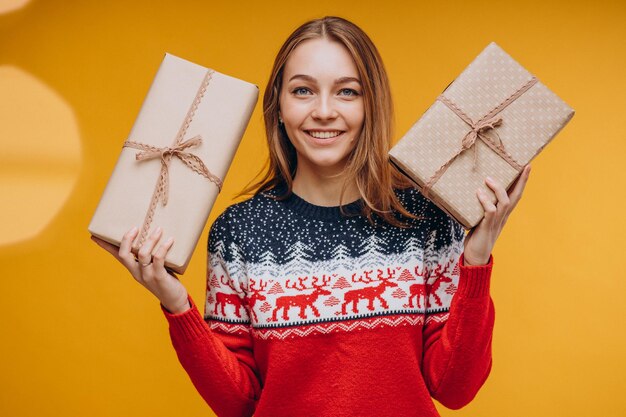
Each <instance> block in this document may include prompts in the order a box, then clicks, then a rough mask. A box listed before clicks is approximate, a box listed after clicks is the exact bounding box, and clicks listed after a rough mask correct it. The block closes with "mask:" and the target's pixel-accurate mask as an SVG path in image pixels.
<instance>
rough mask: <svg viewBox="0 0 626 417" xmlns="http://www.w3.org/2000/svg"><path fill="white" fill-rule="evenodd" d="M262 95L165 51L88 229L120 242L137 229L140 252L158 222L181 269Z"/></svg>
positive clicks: (170, 260) (170, 262)
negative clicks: (171, 243)
mask: <svg viewBox="0 0 626 417" xmlns="http://www.w3.org/2000/svg"><path fill="white" fill-rule="evenodd" d="M129 82H131V80H130V79H129ZM258 95H259V88H258V87H257V86H256V85H254V84H250V83H248V82H246V81H242V80H239V79H237V78H233V77H230V76H228V75H225V74H221V73H219V72H217V71H215V70H213V69H210V68H206V67H203V66H201V65H198V64H196V63H193V62H190V61H187V60H185V59H182V58H179V57H177V56H175V55H172V54H169V53H165V56H164V58H163V61H162V62H161V65H160V66H159V69H158V71H157V73H156V76H155V77H154V80H153V81H152V85H151V86H150V89H149V91H148V94H147V95H146V97H145V99H144V102H143V104H142V106H141V110H140V111H139V115H138V116H137V119H136V120H135V123H134V125H133V127H132V129H131V131H130V134H129V136H128V138H127V139H126V140H125V141H120V145H121V148H122V149H121V153H120V157H119V158H118V160H117V164H116V165H115V168H114V170H113V174H112V175H111V177H110V178H109V182H108V183H107V185H106V188H105V189H104V192H103V194H102V197H101V199H100V203H99V204H98V207H97V208H96V212H95V213H94V215H93V217H92V219H91V223H90V224H89V227H88V230H89V232H90V233H91V234H92V235H94V236H97V237H99V238H101V239H103V240H105V241H107V242H109V243H112V244H114V245H117V246H119V245H120V242H121V240H122V237H123V236H124V233H126V232H127V231H128V230H130V229H131V228H132V227H133V226H137V227H138V228H139V233H137V237H136V238H135V240H134V241H133V245H132V252H133V253H135V255H136V254H137V251H138V248H139V247H141V245H142V244H143V243H144V242H145V240H146V238H147V237H148V236H149V235H150V234H151V233H152V232H153V231H154V229H156V228H157V227H158V226H160V227H161V229H162V230H163V231H162V233H161V240H165V239H167V238H168V237H170V236H173V237H174V244H173V245H172V247H171V248H170V250H169V251H168V253H167V256H166V258H165V266H166V267H167V268H169V269H171V270H173V271H174V272H177V273H179V274H183V273H184V272H185V270H186V268H187V266H188V264H189V261H190V260H191V255H192V254H193V251H194V249H195V247H196V245H197V243H198V240H199V239H200V235H201V234H202V230H203V229H204V226H205V225H206V221H207V219H208V217H209V213H210V211H211V208H212V207H213V204H214V203H215V200H216V198H217V194H218V193H219V192H220V191H221V187H222V181H223V179H224V176H225V175H226V172H227V171H228V168H229V166H230V164H231V163H232V160H233V157H234V156H235V151H236V150H237V148H238V147H239V143H240V142H241V138H242V137H243V134H244V131H245V129H246V127H247V125H248V123H249V121H250V117H251V116H252V111H253V110H254V106H255V105H256V102H257V99H258ZM159 243H160V242H157V243H156V244H155V246H154V250H153V253H154V251H156V249H158V246H159Z"/></svg>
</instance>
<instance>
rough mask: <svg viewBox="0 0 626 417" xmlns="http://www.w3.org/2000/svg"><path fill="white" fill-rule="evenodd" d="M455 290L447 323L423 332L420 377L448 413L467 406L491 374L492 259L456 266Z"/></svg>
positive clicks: (429, 323)
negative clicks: (422, 375)
mask: <svg viewBox="0 0 626 417" xmlns="http://www.w3.org/2000/svg"><path fill="white" fill-rule="evenodd" d="M458 262H460V264H459V276H458V288H457V290H456V292H455V294H454V296H453V297H452V302H451V305H450V311H449V315H448V317H447V319H446V320H442V321H437V320H435V319H433V320H428V316H427V323H426V325H425V326H424V331H423V338H424V357H423V364H422V366H423V374H424V380H425V381H426V385H427V386H428V389H429V391H430V393H431V395H432V397H433V398H435V399H436V400H437V401H439V402H440V403H441V404H443V405H444V406H446V407H448V408H451V409H458V408H461V407H463V406H465V405H467V404H468V403H469V402H470V401H471V400H472V399H473V398H474V397H475V396H476V394H477V393H478V390H479V389H480V388H481V387H482V385H483V384H484V382H485V380H486V379H487V376H488V375H489V372H490V371H491V364H492V357H491V341H492V335H493V326H494V319H495V310H494V305H493V300H492V299H491V296H490V295H489V281H490V278H491V268H492V266H493V256H491V257H490V259H489V263H488V264H487V265H481V266H463V254H462V255H461V257H460V259H459V260H458Z"/></svg>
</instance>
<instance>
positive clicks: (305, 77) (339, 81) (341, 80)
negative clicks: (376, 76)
mask: <svg viewBox="0 0 626 417" xmlns="http://www.w3.org/2000/svg"><path fill="white" fill-rule="evenodd" d="M296 78H301V79H303V80H306V81H310V82H315V81H317V80H316V79H315V78H313V77H311V76H310V75H305V74H296V75H294V76H293V77H291V78H290V79H289V81H291V80H294V79H296ZM289 81H288V82H289ZM350 81H354V82H356V83H359V85H361V81H360V80H359V79H358V78H354V77H341V78H337V79H336V80H335V85H337V84H344V83H347V82H350Z"/></svg>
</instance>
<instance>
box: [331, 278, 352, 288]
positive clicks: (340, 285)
mask: <svg viewBox="0 0 626 417" xmlns="http://www.w3.org/2000/svg"><path fill="white" fill-rule="evenodd" d="M351 286H352V285H350V283H349V282H348V280H347V279H346V277H340V278H339V279H338V280H337V282H335V284H334V285H333V286H332V288H333V289H336V288H339V289H342V290H343V289H344V288H350V287H351Z"/></svg>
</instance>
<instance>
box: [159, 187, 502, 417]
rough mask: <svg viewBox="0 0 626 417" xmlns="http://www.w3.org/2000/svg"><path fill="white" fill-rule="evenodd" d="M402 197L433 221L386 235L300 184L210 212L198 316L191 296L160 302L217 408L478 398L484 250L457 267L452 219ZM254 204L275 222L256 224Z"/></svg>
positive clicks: (291, 410)
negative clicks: (476, 260) (298, 192)
mask: <svg viewBox="0 0 626 417" xmlns="http://www.w3.org/2000/svg"><path fill="white" fill-rule="evenodd" d="M400 197H401V198H403V199H404V201H403V202H404V204H405V207H408V208H410V209H411V210H412V211H413V212H414V213H416V214H422V215H426V217H427V218H428V221H424V220H422V221H418V222H416V223H415V228H414V229H413V231H410V232H402V231H396V230H395V229H393V228H387V229H386V230H383V231H382V232H381V231H376V230H375V229H373V228H372V229H368V226H367V224H366V223H363V222H362V220H363V219H359V218H351V219H350V218H349V219H347V220H346V219H344V218H343V217H341V216H337V214H338V211H337V210H333V209H335V208H332V207H317V206H313V205H311V204H309V203H307V202H305V201H304V200H302V199H300V198H299V197H297V196H295V195H292V198H291V199H289V200H287V202H275V201H273V200H270V199H268V198H266V197H261V196H256V197H254V198H253V199H251V200H247V201H246V202H243V203H239V204H238V205H233V206H231V207H230V208H229V209H227V210H226V211H225V212H224V213H222V215H220V217H218V219H217V220H216V222H215V223H214V225H213V226H212V228H211V231H210V234H209V245H208V249H209V250H208V264H207V296H206V299H205V300H204V314H201V313H200V311H199V310H198V308H197V306H196V304H195V303H194V301H193V300H192V299H191V298H190V302H191V304H192V308H191V309H190V310H188V311H186V312H184V313H181V314H170V313H169V312H168V311H167V310H165V309H162V310H163V313H164V315H165V317H166V318H167V320H168V322H169V326H170V335H171V339H172V343H173V346H174V348H175V350H176V353H177V355H178V358H179V360H180V362H181V364H182V366H183V367H184V368H185V370H186V371H187V373H188V374H189V377H190V379H191V381H192V382H193V384H194V386H195V387H196V389H197V390H198V392H199V393H200V395H201V396H202V397H203V398H204V399H205V401H206V402H207V403H208V404H209V405H210V406H211V408H212V409H213V411H214V412H215V413H216V414H217V415H218V416H220V417H222V416H224V417H241V416H252V415H254V416H255V417H293V416H311V417H317V416H320V417H321V416H333V417H335V416H346V417H351V416H355V417H356V416H377V417H384V416H389V417H392V416H393V417H396V416H402V417H413V416H414V417H435V416H438V415H439V414H438V413H437V410H436V408H435V405H434V402H433V399H436V400H438V401H439V402H440V403H441V404H443V405H444V406H446V407H449V408H453V409H457V408H460V407H463V406H465V405H466V404H468V403H469V402H470V401H471V400H472V399H473V398H474V397H475V395H476V394H477V392H478V390H479V389H480V387H481V386H482V385H483V383H484V381H485V380H486V378H487V376H488V374H489V371H490V369H491V363H492V362H491V361H492V359H491V340H492V332H493V325H494V306H493V301H492V299H491V297H490V294H489V282H490V278H491V270H492V266H493V257H490V259H489V263H488V264H487V265H481V266H464V265H463V254H462V248H463V237H464V233H463V230H462V228H461V227H460V225H458V223H456V222H455V221H454V220H452V219H451V218H449V217H448V216H447V215H446V214H445V213H443V212H442V211H441V210H439V209H438V208H436V206H434V205H433V204H432V203H430V202H428V201H427V200H425V199H424V198H423V197H421V195H420V194H418V193H417V191H407V192H405V193H404V194H400ZM351 207H352V208H353V209H358V206H354V204H353V205H352V206H351ZM254 213H263V215H264V217H265V219H266V221H268V219H271V222H268V223H266V224H259V225H258V227H257V228H255V227H254V224H255V223H262V219H260V218H257V219H255V218H254ZM268 213H269V214H268ZM251 214H252V215H251ZM290 216H294V217H293V218H290ZM242 219H246V220H242ZM280 219H283V220H280ZM303 219H304V220H305V221H304V223H302V220H303ZM255 220H256V221H255ZM281 221H285V222H289V223H288V224H283V223H281ZM301 223H302V224H305V225H306V226H302V225H301ZM270 225H271V226H270ZM312 225H313V226H314V227H313V228H310V226H312ZM273 230H275V231H277V232H275V233H274V232H272V231H273ZM280 230H286V231H287V232H285V233H283V234H281V232H279V231H280ZM346 231H350V232H351V234H350V235H349V237H346V236H347V235H344V234H342V233H341V232H343V233H346ZM291 234H295V235H296V236H297V238H296V240H295V241H292V240H291V239H290V235H291ZM316 234H317V235H316ZM259 235H260V236H259ZM309 235H313V236H309ZM329 235H330V236H333V239H330V240H328V241H327V242H321V243H320V239H323V238H320V236H329ZM372 236H374V237H372ZM337 242H339V243H337ZM355 242H356V243H355ZM316 244H319V245H323V246H315V245H316ZM328 247H332V250H331V249H328ZM337 248H339V249H337ZM342 248H347V249H346V250H343V249H342ZM327 249H328V250H327ZM326 250H327V252H325V251H326ZM267 253H270V254H271V256H270V255H267ZM326 253H327V255H326ZM255 254H256V256H255Z"/></svg>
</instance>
